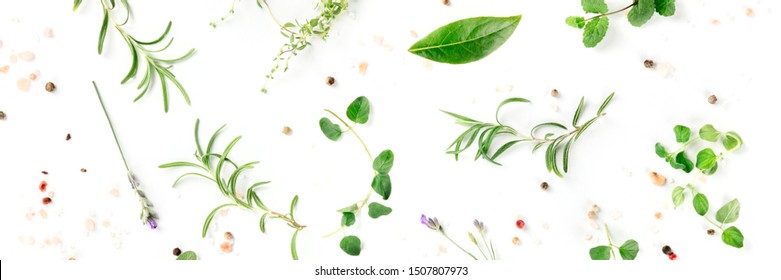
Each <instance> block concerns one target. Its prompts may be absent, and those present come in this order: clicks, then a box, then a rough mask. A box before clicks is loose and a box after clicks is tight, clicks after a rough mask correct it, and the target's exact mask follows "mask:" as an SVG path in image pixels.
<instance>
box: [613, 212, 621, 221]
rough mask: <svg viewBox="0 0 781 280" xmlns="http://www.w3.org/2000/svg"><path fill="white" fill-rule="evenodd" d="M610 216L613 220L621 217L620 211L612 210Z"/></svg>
mask: <svg viewBox="0 0 781 280" xmlns="http://www.w3.org/2000/svg"><path fill="white" fill-rule="evenodd" d="M611 217H612V218H613V220H618V219H621V217H622V214H621V211H618V210H614V211H613V213H612V214H611Z"/></svg>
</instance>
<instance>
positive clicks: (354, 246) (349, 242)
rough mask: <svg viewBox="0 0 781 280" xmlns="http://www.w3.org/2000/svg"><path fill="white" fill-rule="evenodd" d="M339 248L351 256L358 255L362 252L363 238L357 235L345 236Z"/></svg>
mask: <svg viewBox="0 0 781 280" xmlns="http://www.w3.org/2000/svg"><path fill="white" fill-rule="evenodd" d="M339 248H342V251H344V252H345V253H347V254H348V255H350V256H358V255H360V254H361V239H360V238H358V237H357V236H355V235H350V236H345V237H344V238H342V241H340V242H339Z"/></svg>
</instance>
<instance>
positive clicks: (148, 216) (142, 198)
mask: <svg viewBox="0 0 781 280" xmlns="http://www.w3.org/2000/svg"><path fill="white" fill-rule="evenodd" d="M92 86H93V87H95V94H97V95H98V101H100V107H101V108H103V113H104V114H105V115H106V120H107V121H108V126H109V127H110V128H111V134H112V135H113V136H114V142H116V143H117V149H119V154H120V155H121V156H122V162H123V163H124V164H125V170H127V179H128V180H129V181H130V186H131V187H132V188H133V192H134V193H135V194H136V197H137V198H138V202H139V203H141V222H142V223H143V224H145V225H146V224H147V223H149V227H150V228H152V229H156V228H157V221H156V219H157V218H158V217H157V213H155V211H154V209H152V203H151V202H150V201H149V198H147V197H146V194H144V192H143V191H141V189H140V188H139V187H140V186H141V185H140V184H139V183H138V181H137V180H136V177H135V175H134V174H133V172H131V171H130V167H129V166H128V164H127V159H126V158H125V153H124V152H122V146H120V145H119V139H118V138H117V133H116V132H115V131H114V124H113V123H111V118H110V117H109V116H108V111H106V105H105V104H104V103H103V98H102V97H101V96H100V91H99V90H98V85H97V84H95V81H92Z"/></svg>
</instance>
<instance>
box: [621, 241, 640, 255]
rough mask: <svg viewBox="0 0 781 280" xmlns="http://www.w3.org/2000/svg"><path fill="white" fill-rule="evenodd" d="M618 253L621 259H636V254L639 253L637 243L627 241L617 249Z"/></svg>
mask: <svg viewBox="0 0 781 280" xmlns="http://www.w3.org/2000/svg"><path fill="white" fill-rule="evenodd" d="M618 252H619V253H620V254H621V258H622V259H624V260H634V259H635V257H637V252H640V246H639V245H638V244H637V241H634V240H632V239H629V240H627V241H626V242H624V245H621V247H619V248H618Z"/></svg>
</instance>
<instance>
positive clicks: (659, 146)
mask: <svg viewBox="0 0 781 280" xmlns="http://www.w3.org/2000/svg"><path fill="white" fill-rule="evenodd" d="M656 155H657V156H659V157H660V158H666V157H667V156H668V155H669V154H668V153H667V150H665V149H664V146H662V143H659V142H657V143H656Z"/></svg>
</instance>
